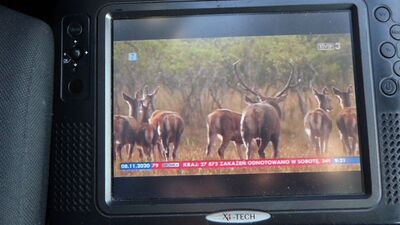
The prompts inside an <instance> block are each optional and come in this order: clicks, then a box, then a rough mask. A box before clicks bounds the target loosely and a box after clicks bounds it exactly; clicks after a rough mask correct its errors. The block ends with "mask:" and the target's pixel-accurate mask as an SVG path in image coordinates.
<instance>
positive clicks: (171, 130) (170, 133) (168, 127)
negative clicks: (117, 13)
mask: <svg viewBox="0 0 400 225" xmlns="http://www.w3.org/2000/svg"><path fill="white" fill-rule="evenodd" d="M145 90H147V88H146V87H145ZM158 90H159V87H157V88H156V89H155V90H153V91H152V92H151V93H148V91H145V92H144V97H143V106H144V107H143V115H144V116H145V118H144V119H145V120H148V122H149V123H150V125H152V126H153V127H154V128H155V129H156V130H157V132H158V136H159V138H160V139H161V144H158V149H159V151H160V153H161V152H162V151H163V152H164V153H163V154H162V155H163V156H164V158H165V160H169V159H170V158H171V157H172V159H173V160H176V159H177V158H178V150H179V144H180V141H181V137H182V133H183V131H184V128H185V123H184V122H183V119H182V117H181V116H180V115H179V114H178V113H176V112H172V111H161V110H155V105H156V104H155V101H156V94H157V93H158ZM171 144H172V145H173V150H172V154H171V151H170V145H171Z"/></svg>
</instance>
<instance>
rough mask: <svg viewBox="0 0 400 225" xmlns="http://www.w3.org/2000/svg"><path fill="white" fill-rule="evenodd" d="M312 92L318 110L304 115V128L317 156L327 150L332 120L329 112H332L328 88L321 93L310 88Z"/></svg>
mask: <svg viewBox="0 0 400 225" xmlns="http://www.w3.org/2000/svg"><path fill="white" fill-rule="evenodd" d="M312 92H313V94H314V96H315V98H316V99H317V101H318V108H317V109H315V110H313V111H310V112H308V113H307V114H306V115H305V117H304V128H305V132H306V134H307V136H308V138H309V141H310V143H311V146H312V147H313V148H314V150H315V152H316V154H317V155H319V154H323V153H326V152H327V150H328V142H329V136H330V134H331V131H332V119H331V117H330V115H329V112H330V111H332V110H333V107H332V98H331V95H330V93H329V90H328V88H326V87H325V88H323V89H322V91H321V92H319V91H317V90H316V89H314V88H312Z"/></svg>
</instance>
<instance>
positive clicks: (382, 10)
mask: <svg viewBox="0 0 400 225" xmlns="http://www.w3.org/2000/svg"><path fill="white" fill-rule="evenodd" d="M375 18H376V19H377V20H378V21H380V22H386V21H388V20H389V19H390V11H389V9H387V8H386V7H384V6H381V7H379V8H377V9H376V10H375Z"/></svg>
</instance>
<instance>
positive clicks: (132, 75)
mask: <svg viewBox="0 0 400 225" xmlns="http://www.w3.org/2000/svg"><path fill="white" fill-rule="evenodd" d="M351 44H352V43H351V36H350V34H324V35H320V34H309V35H281V36H251V37H222V38H199V39H195V38H194V39H168V40H132V41H115V42H114V44H113V45H114V46H113V50H114V52H113V54H114V55H113V56H114V58H113V166H114V176H115V177H123V176H132V177H134V176H176V175H217V174H254V173H292V172H327V171H360V164H351V165H350V164H349V165H332V164H329V165H317V166H315V165H312V166H311V165H307V166H292V167H288V166H274V167H252V168H220V169H215V168H214V169H210V168H196V169H185V170H183V169H166V170H153V171H151V170H150V171H121V170H120V164H121V163H127V162H165V161H168V162H175V161H193V162H196V161H201V160H248V159H262V158H266V159H274V158H276V159H287V158H313V157H314V158H315V157H321V158H331V157H345V156H355V157H359V154H360V149H359V145H358V128H357V115H356V104H355V103H356V102H355V85H354V73H353V60H352V45H351Z"/></svg>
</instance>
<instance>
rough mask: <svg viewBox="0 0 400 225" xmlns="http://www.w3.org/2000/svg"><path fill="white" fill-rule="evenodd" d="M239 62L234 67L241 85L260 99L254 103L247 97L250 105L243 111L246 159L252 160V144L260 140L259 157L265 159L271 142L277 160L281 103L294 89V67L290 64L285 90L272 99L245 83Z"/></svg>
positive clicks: (242, 121) (241, 130) (242, 125)
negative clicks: (289, 91) (266, 149)
mask: <svg viewBox="0 0 400 225" xmlns="http://www.w3.org/2000/svg"><path fill="white" fill-rule="evenodd" d="M238 62H239V61H238ZM238 62H236V63H235V64H234V67H235V75H236V77H237V79H238V81H239V83H240V84H241V85H242V86H243V87H244V88H245V89H246V90H247V91H249V92H250V93H252V94H253V95H255V96H256V97H257V99H258V100H257V101H253V100H251V99H250V98H248V97H246V103H247V104H248V105H247V107H246V108H245V109H244V110H243V113H242V117H241V120H240V133H241V137H242V141H243V143H244V145H245V147H246V157H247V159H250V158H252V155H253V154H252V143H253V140H257V139H258V141H259V142H258V146H259V148H258V155H259V157H260V158H265V148H266V147H267V146H268V143H269V142H272V145H273V150H274V158H276V157H278V156H279V137H280V129H281V128H280V118H281V115H282V113H281V108H280V106H279V103H280V102H283V101H284V100H285V99H286V97H287V95H288V90H289V88H291V87H292V85H291V82H292V76H293V65H292V64H290V66H291V69H292V71H291V73H290V77H289V80H288V81H287V83H286V85H285V86H284V88H283V89H282V90H281V91H279V92H278V93H276V94H275V95H274V96H273V97H270V96H264V95H262V94H261V93H259V92H258V91H256V90H254V89H252V88H250V87H249V86H248V85H247V84H246V83H245V82H243V80H242V79H241V78H240V75H239V71H238V68H237V64H238Z"/></svg>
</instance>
